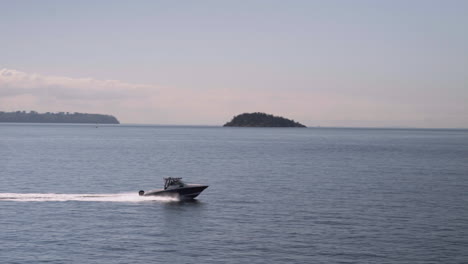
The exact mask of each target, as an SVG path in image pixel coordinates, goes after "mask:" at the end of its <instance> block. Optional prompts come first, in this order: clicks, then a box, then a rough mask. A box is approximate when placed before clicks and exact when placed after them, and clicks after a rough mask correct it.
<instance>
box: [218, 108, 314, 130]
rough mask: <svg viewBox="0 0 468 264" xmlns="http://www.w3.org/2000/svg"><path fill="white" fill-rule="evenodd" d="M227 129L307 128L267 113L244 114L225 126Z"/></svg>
mask: <svg viewBox="0 0 468 264" xmlns="http://www.w3.org/2000/svg"><path fill="white" fill-rule="evenodd" d="M224 126H225V127H306V126H304V125H303V124H301V123H298V122H295V121H294V120H290V119H287V118H284V117H280V116H274V115H270V114H265V113H260V112H256V113H244V114H240V115H237V116H235V117H234V118H233V119H232V120H231V121H230V122H227V123H226V124H224Z"/></svg>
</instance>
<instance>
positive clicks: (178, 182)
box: [164, 177, 185, 190]
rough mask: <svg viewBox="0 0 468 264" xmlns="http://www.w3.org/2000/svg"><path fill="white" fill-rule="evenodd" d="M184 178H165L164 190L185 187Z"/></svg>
mask: <svg viewBox="0 0 468 264" xmlns="http://www.w3.org/2000/svg"><path fill="white" fill-rule="evenodd" d="M184 186H185V183H183V182H182V178H172V177H169V178H164V190H167V189H174V188H181V187H184Z"/></svg>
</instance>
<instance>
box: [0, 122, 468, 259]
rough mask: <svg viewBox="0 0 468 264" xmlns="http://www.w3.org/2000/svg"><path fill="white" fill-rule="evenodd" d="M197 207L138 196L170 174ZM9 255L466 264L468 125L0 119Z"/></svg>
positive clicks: (1, 234) (2, 235) (1, 238)
mask: <svg viewBox="0 0 468 264" xmlns="http://www.w3.org/2000/svg"><path fill="white" fill-rule="evenodd" d="M167 176H172V177H183V178H184V179H185V180H186V182H189V183H200V184H208V185H209V186H210V187H209V188H208V189H206V190H205V191H204V192H203V193H202V194H201V195H200V196H199V197H198V199H197V200H196V201H194V202H180V201H177V200H176V199H160V198H147V197H139V196H138V194H137V192H138V190H140V189H143V190H149V189H154V188H160V187H162V185H163V181H162V178H163V177H167ZM0 243H1V246H0V262H1V263H145V262H151V263H468V131H466V130H423V129H333V128H308V129H297V128H279V129H278V128H277V129H269V128H217V127H165V126H130V125H116V126H112V125H109V126H99V127H98V128H96V126H94V125H63V124H62V125H59V124H56V125H46V124H0Z"/></svg>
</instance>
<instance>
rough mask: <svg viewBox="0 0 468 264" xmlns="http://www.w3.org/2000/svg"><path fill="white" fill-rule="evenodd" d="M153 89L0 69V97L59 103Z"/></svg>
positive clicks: (131, 94)
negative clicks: (17, 97) (32, 97)
mask: <svg viewBox="0 0 468 264" xmlns="http://www.w3.org/2000/svg"><path fill="white" fill-rule="evenodd" d="M151 90H153V92H154V90H155V87H152V86H148V85H138V84H130V83H125V82H121V81H117V80H95V79H91V78H69V77H60V76H48V75H39V74H27V73H24V72H21V71H17V70H10V69H1V70H0V97H8V96H20V95H32V96H37V97H51V98H57V99H63V100H102V99H106V100H116V99H122V98H129V97H143V96H145V94H148V93H149V92H150V91H151Z"/></svg>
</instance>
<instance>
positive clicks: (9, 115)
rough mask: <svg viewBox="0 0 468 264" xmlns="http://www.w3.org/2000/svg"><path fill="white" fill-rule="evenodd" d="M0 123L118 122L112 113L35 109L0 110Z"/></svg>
mask: <svg viewBox="0 0 468 264" xmlns="http://www.w3.org/2000/svg"><path fill="white" fill-rule="evenodd" d="M0 123H51V124H57V123H60V124H65V123H68V124H120V122H119V120H117V118H115V117H114V116H112V115H103V114H87V113H78V112H75V113H69V112H58V113H51V112H47V113H38V112H36V111H30V112H26V111H15V112H2V111H0Z"/></svg>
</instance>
